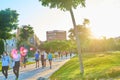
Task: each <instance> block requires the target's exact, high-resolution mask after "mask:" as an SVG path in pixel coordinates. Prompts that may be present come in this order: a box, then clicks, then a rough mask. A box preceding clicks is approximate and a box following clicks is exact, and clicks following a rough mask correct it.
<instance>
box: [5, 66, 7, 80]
mask: <svg viewBox="0 0 120 80" xmlns="http://www.w3.org/2000/svg"><path fill="white" fill-rule="evenodd" d="M5 77H6V79H7V77H8V66H5Z"/></svg>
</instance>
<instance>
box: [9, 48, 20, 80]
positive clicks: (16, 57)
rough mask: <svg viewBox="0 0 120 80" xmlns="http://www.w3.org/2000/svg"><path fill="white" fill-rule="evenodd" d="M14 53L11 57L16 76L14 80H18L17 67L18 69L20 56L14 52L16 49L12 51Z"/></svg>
mask: <svg viewBox="0 0 120 80" xmlns="http://www.w3.org/2000/svg"><path fill="white" fill-rule="evenodd" d="M13 50H14V51H13V52H14V53H13V54H12V55H11V57H12V59H13V61H14V63H15V64H14V66H13V72H14V74H15V76H16V80H18V77H19V67H20V58H21V56H20V54H18V53H19V52H18V51H17V50H16V49H13Z"/></svg>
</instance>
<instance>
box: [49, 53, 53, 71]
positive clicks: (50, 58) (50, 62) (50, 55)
mask: <svg viewBox="0 0 120 80" xmlns="http://www.w3.org/2000/svg"><path fill="white" fill-rule="evenodd" d="M48 60H49V64H50V69H51V68H52V54H51V53H50V52H49V53H48Z"/></svg>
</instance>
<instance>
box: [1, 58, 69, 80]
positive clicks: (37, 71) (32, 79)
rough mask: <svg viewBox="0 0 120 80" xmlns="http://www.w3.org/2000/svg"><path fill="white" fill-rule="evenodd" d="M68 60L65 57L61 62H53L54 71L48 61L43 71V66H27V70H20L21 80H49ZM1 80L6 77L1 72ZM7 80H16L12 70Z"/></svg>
mask: <svg viewBox="0 0 120 80" xmlns="http://www.w3.org/2000/svg"><path fill="white" fill-rule="evenodd" d="M68 60H69V57H67V59H66V58H65V57H63V58H62V59H59V60H53V63H52V69H50V67H49V62H48V61H47V66H46V67H45V68H44V69H42V67H41V66H40V67H39V68H35V64H30V65H27V66H26V68H20V75H19V80H49V79H48V78H49V77H50V75H52V74H53V73H54V72H55V71H56V70H58V69H59V68H60V67H61V66H62V65H64V64H65V63H66V62H67V61H68ZM40 65H41V64H40ZM0 80H4V76H3V74H2V73H1V72H0ZM7 80H15V75H14V74H13V71H12V69H11V70H9V71H8V79H7Z"/></svg>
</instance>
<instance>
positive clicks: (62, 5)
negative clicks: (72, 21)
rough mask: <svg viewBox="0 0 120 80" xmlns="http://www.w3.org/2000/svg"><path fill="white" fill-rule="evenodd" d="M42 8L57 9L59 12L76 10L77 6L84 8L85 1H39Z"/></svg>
mask: <svg viewBox="0 0 120 80" xmlns="http://www.w3.org/2000/svg"><path fill="white" fill-rule="evenodd" d="M39 1H40V2H42V5H43V6H49V7H50V8H58V9H61V10H70V9H71V8H74V9H75V8H77V6H78V5H81V6H84V7H85V0H39Z"/></svg>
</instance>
